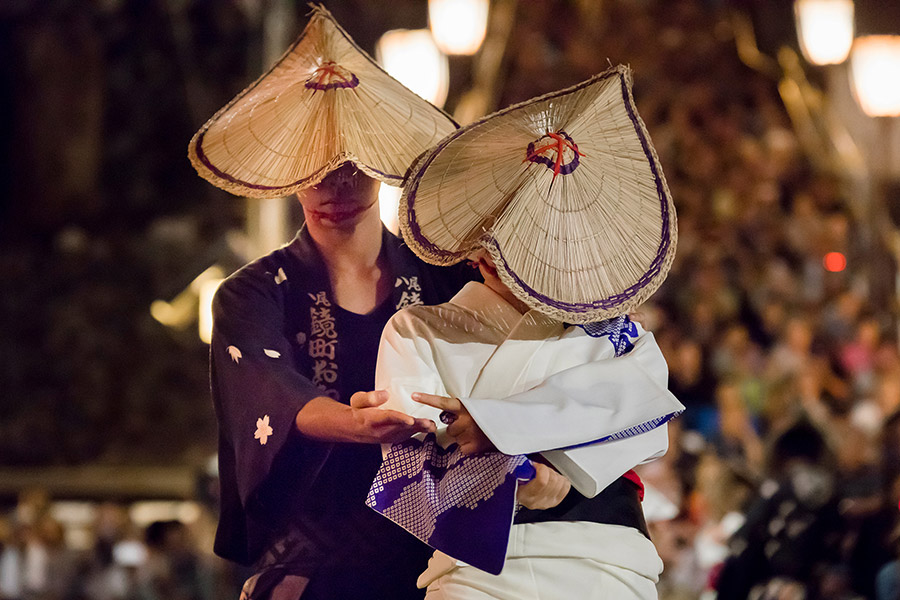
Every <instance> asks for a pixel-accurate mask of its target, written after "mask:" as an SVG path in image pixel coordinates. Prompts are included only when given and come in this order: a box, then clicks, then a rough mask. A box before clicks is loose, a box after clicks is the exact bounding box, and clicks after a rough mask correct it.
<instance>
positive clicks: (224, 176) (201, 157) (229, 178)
mask: <svg viewBox="0 0 900 600" xmlns="http://www.w3.org/2000/svg"><path fill="white" fill-rule="evenodd" d="M206 131H207V130H205V129H204V130H203V131H202V132H201V133H200V135H199V136H197V144H196V146H195V147H194V149H195V150H196V151H197V159H198V160H199V161H200V162H201V163H203V166H205V167H206V168H207V169H209V170H210V171H212V173H213V174H214V175H215V176H216V177H219V178H221V179H224V180H225V181H228V182H231V183H235V184H237V185H242V186H244V187H246V188H250V189H252V190H281V189H284V188H289V187H294V186H296V185H302V184H303V183H304V182H306V181H309V180H310V179H312V178H313V176H312V175H310V176H309V177H303V178H301V179H298V180H297V181H295V182H293V183H286V184H284V185H262V184H259V183H250V182H249V181H243V180H242V179H238V178H237V177H235V176H233V175H230V174H228V173H226V172H225V171H222V170H221V169H219V168H218V167H216V166H215V165H214V164H212V162H210V160H209V158H207V156H206V153H205V152H204V151H203V138H204V137H205V136H206ZM366 168H368V169H371V170H372V171H373V172H375V173H378V174H379V175H381V176H382V177H384V178H385V179H396V180H397V181H403V177H402V176H401V175H393V174H390V173H383V172H382V171H379V170H378V169H376V168H374V167H371V166H369V165H366Z"/></svg>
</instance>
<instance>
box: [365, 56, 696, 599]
mask: <svg viewBox="0 0 900 600" xmlns="http://www.w3.org/2000/svg"><path fill="white" fill-rule="evenodd" d="M563 127H566V129H567V130H568V131H563ZM604 127H605V128H607V129H604ZM609 128H612V130H613V131H612V133H613V134H614V135H611V134H610V131H609V130H608V129H609ZM544 132H546V133H544ZM551 132H552V133H551ZM614 138H619V141H620V142H621V143H623V144H624V145H625V148H623V149H618V150H617V149H616V148H615V147H614V145H613V144H611V143H610V139H614ZM578 139H581V140H584V141H585V142H586V143H585V144H583V145H582V148H580V149H579V146H578V145H577V143H576V141H577V140H578ZM590 140H600V141H601V142H602V143H603V144H605V147H603V148H600V147H595V146H592V145H591V142H590ZM523 141H525V142H524V143H523ZM629 144H630V145H629ZM507 146H508V147H507ZM486 148H487V149H490V150H491V152H489V153H488V154H489V155H490V156H491V157H494V158H492V159H489V160H480V162H479V161H476V162H473V163H472V164H469V165H465V164H464V165H463V166H461V165H460V162H461V161H463V160H464V159H465V157H466V156H470V157H471V156H476V157H477V158H479V159H481V158H482V157H483V156H484V154H485V153H486V151H485V149H486ZM475 150H478V151H480V152H481V154H479V155H476V153H475ZM519 150H522V151H524V152H522V153H519ZM523 154H524V156H525V160H524V161H523V160H522V155H523ZM590 157H595V158H596V161H595V162H591V161H590V160H589V158H590ZM525 163H527V164H525ZM541 165H543V166H544V167H546V168H547V170H544V169H542V168H541ZM579 166H580V167H581V169H578V167H579ZM479 168H483V169H484V171H483V172H482V173H481V175H482V177H485V178H486V179H487V180H489V183H487V184H482V185H477V184H473V183H472V182H473V181H474V182H477V181H478V176H479V170H478V169H479ZM504 169H506V173H504ZM597 173H600V174H601V179H603V178H605V179H607V180H612V181H617V182H618V183H619V185H618V186H616V187H614V188H612V189H611V190H610V189H609V188H610V186H608V185H606V182H603V185H600V184H597V182H596V176H597ZM560 175H562V176H563V178H562V179H560V180H557V177H558V176H560ZM632 180H633V181H632ZM560 182H562V183H560ZM623 182H625V183H626V184H632V183H633V184H634V185H632V186H631V187H629V186H628V185H623ZM404 200H405V203H406V206H405V207H403V208H401V226H402V229H403V233H404V238H405V240H406V241H407V243H408V244H409V245H410V247H411V248H412V249H413V251H414V252H416V253H417V254H418V255H419V256H420V257H422V258H424V259H425V260H428V261H431V262H435V263H444V264H447V263H450V262H456V261H458V260H460V259H461V258H463V257H465V256H470V257H471V258H473V259H474V260H475V261H476V262H477V264H478V266H479V268H480V270H481V272H482V275H483V276H484V279H485V283H484V284H479V283H469V284H467V285H466V286H465V287H464V288H463V289H462V290H461V291H460V292H459V293H458V294H457V295H456V296H454V298H453V299H451V300H450V302H448V303H446V304H442V305H439V306H431V307H429V306H416V307H410V308H408V309H405V310H403V311H400V312H399V313H397V314H396V315H394V317H392V318H391V320H390V321H389V322H388V324H387V326H386V328H385V331H384V333H383V334H382V341H381V346H380V348H379V355H378V366H377V368H376V387H378V388H380V389H387V390H388V391H389V393H390V400H389V401H388V403H387V404H386V405H385V407H388V408H392V409H395V410H400V411H403V412H405V413H407V414H410V415H413V416H416V417H421V418H430V419H433V420H435V421H436V422H437V421H439V422H441V423H443V424H445V425H448V426H447V427H444V426H443V425H441V424H438V429H437V432H436V434H427V436H424V439H420V440H416V441H411V442H410V443H409V444H406V443H401V444H397V445H394V446H392V447H390V448H386V449H385V454H386V458H385V461H384V463H383V464H382V468H381V470H380V471H379V475H378V477H376V480H375V482H374V483H373V487H372V490H370V494H369V499H368V501H367V502H368V503H369V505H370V506H372V507H373V508H375V509H376V510H378V511H379V512H381V513H382V514H384V515H385V516H387V517H388V518H390V519H392V520H394V521H395V522H397V523H398V524H400V525H401V526H403V527H404V528H406V529H408V530H409V531H410V532H412V533H414V534H415V535H417V536H418V537H420V538H421V539H423V540H425V541H427V542H428V543H429V544H431V545H432V546H434V547H435V548H438V551H437V552H435V555H434V556H433V557H432V559H431V561H430V562H429V567H428V569H427V570H426V571H425V572H424V573H423V574H422V576H421V577H420V578H419V585H420V587H426V586H427V588H428V594H427V596H426V598H427V599H430V600H451V599H453V600H455V599H460V600H469V599H476V598H478V599H481V598H510V599H513V598H515V599H519V600H521V599H535V600H536V599H548V598H559V599H564V598H565V599H569V598H579V599H588V598H617V599H621V598H642V599H644V598H656V596H657V594H656V589H655V583H656V581H657V579H658V575H659V573H660V572H661V570H662V563H661V561H660V559H659V557H658V555H657V553H656V550H655V548H654V546H653V544H652V542H651V541H650V540H649V537H648V535H647V532H646V525H645V523H644V521H643V515H642V513H641V510H640V506H639V503H638V498H639V496H640V494H641V492H642V489H641V488H640V487H639V486H640V482H639V480H637V478H636V476H633V473H630V469H631V468H632V467H634V466H636V465H638V464H641V463H642V462H646V461H648V460H652V459H654V458H656V457H658V456H660V455H662V454H663V453H664V452H665V450H666V447H667V436H666V428H665V423H666V422H667V421H668V420H669V419H671V418H672V417H673V416H676V415H677V414H679V413H680V412H681V411H682V410H683V408H684V407H683V406H682V405H681V404H680V403H679V402H678V401H677V399H675V398H674V397H673V396H672V394H671V393H669V392H668V390H667V389H666V385H667V379H668V372H667V368H666V364H665V360H664V358H663V357H662V354H661V352H660V351H659V348H658V347H657V346H656V343H655V341H654V339H653V335H652V334H650V333H646V332H644V331H643V330H642V329H641V328H640V326H639V325H637V324H636V323H634V322H632V321H631V320H630V319H629V318H628V317H627V316H626V315H627V313H628V312H629V311H630V310H631V309H632V308H633V307H635V306H636V305H637V304H639V303H641V302H643V300H645V299H646V298H647V297H648V296H649V295H650V294H651V293H652V292H653V291H655V290H656V289H657V287H658V286H659V284H660V283H661V282H662V280H663V279H664V278H665V274H666V272H667V271H668V268H669V265H670V264H671V260H672V257H673V253H674V246H675V237H676V233H675V215H674V208H673V206H672V202H671V197H670V196H669V193H668V188H667V186H666V185H665V181H664V179H663V178H662V171H661V169H660V168H659V164H658V161H657V159H656V155H655V152H653V150H652V147H651V146H650V143H649V137H648V136H647V133H646V130H645V129H644V127H643V124H642V122H641V121H640V118H639V117H637V113H636V111H635V110H634V106H633V100H632V98H631V93H630V72H629V71H628V70H627V69H625V68H623V67H619V68H617V69H612V70H610V71H608V72H606V73H603V74H601V75H598V76H596V77H594V78H592V79H591V80H588V81H587V82H584V83H582V84H580V85H579V86H575V87H574V88H570V89H567V90H563V91H561V92H557V93H555V94H550V95H547V96H544V97H542V98H538V99H535V100H533V101H530V102H528V103H523V104H522V105H518V106H515V107H511V108H509V109H506V110H504V111H500V112H499V113H496V114H495V115H492V116H490V117H486V118H485V119H483V120H482V121H479V122H477V123H474V124H472V125H469V126H467V127H465V128H463V129H461V130H459V131H458V132H457V133H456V134H453V135H451V136H449V137H448V138H445V140H443V141H442V142H441V143H440V144H439V145H438V146H437V147H436V148H435V149H433V150H432V151H431V152H429V153H426V155H425V156H424V157H422V158H421V159H420V161H419V162H418V163H417V164H416V165H414V166H413V168H412V171H411V175H410V180H409V182H408V184H407V186H406V188H405V190H404ZM610 202H612V203H613V205H614V206H613V209H614V210H615V211H618V212H619V213H620V214H622V215H624V219H623V220H624V221H625V223H624V224H623V223H622V222H616V220H615V219H610V218H609V214H607V212H608V211H609V207H608V206H606V205H608V204H609V203H610ZM535 206H536V207H537V209H535V210H532V209H533V208H535ZM561 207H562V208H567V207H568V208H567V210H562V208H561ZM573 207H575V208H573ZM548 208H549V213H550V214H549V215H548V216H546V217H545V218H543V219H540V218H538V217H536V216H535V215H542V214H545V213H546V212H548ZM457 209H458V210H457ZM554 211H556V212H559V213H571V215H570V217H571V218H569V219H568V221H567V222H564V221H566V219H564V218H557V217H556V216H554V214H553V212H554ZM469 213H474V216H473V217H472V218H474V219H475V220H476V222H475V223H474V226H473V223H468V224H467V223H465V220H466V218H467V216H468V214H469ZM461 215H462V216H461ZM470 220H471V219H470ZM479 220H480V221H479ZM536 225H537V229H538V230H539V237H537V238H535V239H532V240H530V241H531V242H532V243H528V242H527V241H526V242H525V243H523V240H528V235H526V233H523V232H524V231H525V230H527V228H528V227H535V226H536ZM623 225H624V226H623ZM504 227H505V228H506V229H504ZM455 228H456V229H455ZM511 232H512V233H511ZM622 232H625V233H622ZM618 237H621V238H623V240H622V242H621V243H622V244H624V243H631V244H632V247H630V248H628V249H627V250H625V251H623V250H622V248H623V246H619V247H612V249H611V248H610V247H609V244H608V241H609V240H610V239H612V240H614V241H615V240H617V239H618ZM604 242H607V243H604ZM554 245H555V247H554ZM567 246H568V248H567ZM560 255H562V258H561V259H560V261H559V263H560V264H559V265H556V266H554V265H553V262H554V256H556V257H558V256H560ZM522 257H525V258H524V259H523V258H522ZM535 257H537V258H538V260H533V259H534V258H535ZM529 259H532V260H529ZM535 264H538V268H534V265H535ZM548 265H549V268H546V267H548ZM572 265H575V266H576V267H579V268H574V267H572ZM554 271H556V272H559V271H565V272H567V273H574V274H575V278H574V279H569V281H574V282H576V283H575V284H573V287H574V288H577V289H572V287H569V286H566V285H562V286H561V285H559V282H558V281H556V282H554V281H551V280H552V279H553V277H554V275H553V272H554ZM548 281H549V283H548ZM569 323H580V324H581V325H570V324H569ZM418 437H420V438H423V436H418ZM454 443H455V444H456V445H453V444H454ZM498 451H499V452H498ZM523 455H527V456H528V459H530V462H529V460H528V459H526V458H525V457H524V456H523ZM504 461H506V462H504ZM529 465H531V466H534V469H533V470H532V472H531V473H528V472H527V471H528V467H529ZM560 474H561V475H560ZM535 475H537V479H538V480H539V481H538V482H537V483H536V484H533V483H532V484H525V485H523V486H522V487H521V488H520V489H519V495H518V500H519V502H520V503H521V504H524V505H525V506H526V508H525V509H519V510H518V511H517V512H515V515H514V519H511V518H510V517H513V514H512V511H513V507H512V506H511V504H510V505H509V511H508V512H506V513H504V512H503V511H504V509H503V506H505V504H504V503H507V504H509V503H511V502H512V498H513V496H515V493H516V492H515V489H516V481H517V480H518V479H524V480H527V479H529V478H530V477H533V476H535ZM562 476H564V478H563V477H562ZM569 481H570V482H571V485H572V487H573V488H574V489H572V490H571V491H568V492H567V493H565V494H563V493H564V492H566V491H567V488H568V482H569ZM510 482H511V484H510ZM532 490H534V491H532ZM510 494H512V495H510ZM531 503H533V504H531ZM529 505H531V506H535V505H536V506H538V507H546V508H547V510H529V509H528V508H527V507H528V506H529ZM498 506H499V507H500V508H497V507H498ZM494 508H497V510H495V511H494V512H490V510H493V509H494ZM483 509H484V514H488V512H490V514H491V515H493V516H492V517H491V518H489V519H485V518H482V517H479V516H476V515H477V514H478V513H479V511H482V510H483ZM504 516H505V519H506V520H505V522H504ZM510 520H513V523H514V524H513V525H512V527H511V529H510V527H509V521H510ZM498 543H499V544H501V545H502V548H501V551H502V550H503V549H505V557H503V556H501V558H500V561H499V563H498V562H497V561H496V560H494V559H493V558H492V557H490V556H486V555H487V554H489V553H490V552H493V550H491V548H496V546H497V544H498ZM504 558H505V561H504V560H503V559H504ZM475 565H478V566H479V567H481V568H479V567H477V566H475Z"/></svg>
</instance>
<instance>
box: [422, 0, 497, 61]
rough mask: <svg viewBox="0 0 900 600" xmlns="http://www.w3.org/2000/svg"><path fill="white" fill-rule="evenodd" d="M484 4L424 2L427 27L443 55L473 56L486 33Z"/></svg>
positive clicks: (481, 0) (472, 0)
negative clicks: (425, 3) (426, 6)
mask: <svg viewBox="0 0 900 600" xmlns="http://www.w3.org/2000/svg"><path fill="white" fill-rule="evenodd" d="M487 22H488V0H428V26H429V27H430V28H431V33H432V35H434V41H435V42H436V43H437V45H438V48H440V49H441V50H442V51H443V52H445V53H446V54H475V53H476V52H478V48H480V47H481V43H482V42H483V41H484V35H485V32H486V31H487Z"/></svg>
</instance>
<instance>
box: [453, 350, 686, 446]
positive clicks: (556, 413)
mask: <svg viewBox="0 0 900 600" xmlns="http://www.w3.org/2000/svg"><path fill="white" fill-rule="evenodd" d="M668 377H669V370H668V367H667V365H666V361H665V358H664V357H663V355H662V352H661V351H660V350H659V346H657V345H656V340H655V339H654V337H653V334H652V333H645V334H643V335H642V336H641V337H640V338H638V339H637V341H636V342H635V344H634V348H633V349H632V350H631V352H629V353H628V354H625V355H623V356H619V357H615V358H609V359H603V360H597V361H593V362H589V363H586V364H583V365H578V366H576V367H572V368H570V369H566V370H564V371H561V372H559V373H556V374H554V375H551V376H550V377H548V378H547V379H546V380H545V381H544V382H542V383H541V384H539V385H537V386H535V387H534V388H532V389H530V390H527V391H524V392H520V393H518V394H513V395H512V396H509V397H506V398H477V399H476V398H461V399H460V400H461V401H462V403H463V404H464V405H465V407H466V409H467V410H468V411H469V413H470V414H471V415H472V418H473V419H475V422H476V423H478V426H479V427H481V430H482V431H484V433H485V435H487V436H488V438H490V440H491V441H492V442H493V443H494V445H495V446H496V447H497V449H499V450H500V451H501V452H504V453H506V454H528V453H530V452H543V451H546V450H555V449H559V448H566V447H569V446H576V445H580V444H590V443H592V442H595V441H597V440H601V439H603V438H607V437H609V436H616V437H629V436H632V435H638V434H641V433H644V432H647V431H650V430H651V429H653V427H655V426H658V425H659V424H661V423H663V422H665V421H666V420H667V419H668V418H670V417H671V416H673V415H676V414H679V413H681V412H682V411H683V410H684V406H683V405H682V404H681V402H679V401H678V399H677V398H675V396H674V395H673V394H672V393H671V392H670V391H669V390H668V389H667V386H668Z"/></svg>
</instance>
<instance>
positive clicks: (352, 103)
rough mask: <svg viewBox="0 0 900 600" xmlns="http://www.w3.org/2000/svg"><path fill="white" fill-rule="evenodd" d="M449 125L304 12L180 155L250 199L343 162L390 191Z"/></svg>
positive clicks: (311, 179)
mask: <svg viewBox="0 0 900 600" xmlns="http://www.w3.org/2000/svg"><path fill="white" fill-rule="evenodd" d="M455 128H456V124H455V123H454V122H453V121H452V120H451V119H450V117H448V116H447V115H446V114H445V113H444V112H442V111H441V110H440V109H438V108H437V107H435V106H434V105H432V104H430V103H429V102H427V101H426V100H424V99H422V98H420V97H419V96H417V95H415V94H414V93H413V92H411V91H410V90H408V89H407V88H405V87H403V85H402V84H401V83H400V82H398V81H397V80H396V79H394V78H393V77H391V76H390V75H388V74H387V73H386V72H385V71H384V70H383V69H381V67H379V66H378V65H377V64H376V63H375V61H374V60H372V58H370V57H369V56H368V55H367V54H366V53H365V52H363V51H362V50H361V49H360V48H359V46H357V45H356V44H355V43H354V42H353V40H352V39H350V36H349V35H347V32H345V31H344V30H343V29H341V27H340V25H338V24H337V22H336V21H335V20H334V17H332V16H331V13H329V12H328V11H327V10H325V8H323V7H321V6H318V7H316V6H314V7H313V11H312V17H311V18H310V21H309V23H308V24H307V26H306V28H305V29H304V30H303V33H302V34H301V35H300V37H299V38H298V39H297V40H296V41H295V42H294V44H293V45H292V46H291V47H290V48H289V49H288V50H287V52H285V54H284V56H282V57H281V59H279V60H278V62H277V63H275V66H273V67H272V68H271V69H270V70H269V71H268V72H267V73H265V74H263V75H262V77H260V78H259V79H257V80H256V82H255V83H254V84H253V85H251V86H250V87H248V88H247V89H246V90H244V91H243V92H241V93H240V94H238V95H237V97H235V98H234V99H233V100H232V101H231V102H229V103H228V105H227V106H225V107H224V108H222V109H221V110H220V111H219V112H217V113H216V114H215V115H214V116H213V117H212V118H211V119H210V120H209V121H207V123H206V124H205V125H204V126H203V127H202V128H201V129H200V131H198V132H197V133H196V134H195V135H194V137H193V139H191V143H190V145H189V147H188V156H189V157H190V159H191V162H192V163H193V165H194V167H195V168H196V169H197V172H198V173H200V175H201V176H202V177H204V178H205V179H207V180H209V181H210V182H211V183H212V184H214V185H217V186H218V187H220V188H222V189H225V190H227V191H229V192H232V193H234V194H240V195H245V196H252V197H257V198H272V197H277V196H285V195H288V194H291V193H293V192H296V191H298V190H301V189H303V188H306V187H309V186H312V185H315V184H316V183H318V182H319V181H321V180H322V178H324V177H325V176H326V175H327V174H328V173H329V172H330V171H331V170H333V169H334V168H335V167H336V166H338V165H339V164H341V163H343V162H346V161H351V162H353V163H354V164H356V165H357V166H358V167H359V168H360V170H362V171H363V172H365V173H366V174H367V175H369V176H370V177H374V178H375V179H378V180H379V181H383V182H385V183H388V184H391V185H395V186H399V185H400V184H401V182H402V180H403V176H404V175H405V173H406V171H407V169H408V168H409V165H410V164H411V163H412V162H413V160H415V158H416V157H417V156H418V155H419V154H421V153H422V152H423V151H425V150H426V149H427V148H429V147H431V146H433V145H434V144H435V143H437V142H438V140H440V139H441V138H442V137H444V136H445V135H447V134H448V133H450V132H451V131H453V130H454V129H455Z"/></svg>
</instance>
